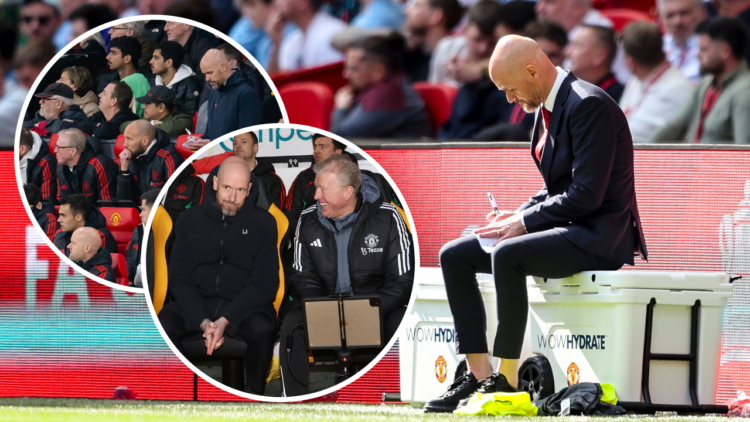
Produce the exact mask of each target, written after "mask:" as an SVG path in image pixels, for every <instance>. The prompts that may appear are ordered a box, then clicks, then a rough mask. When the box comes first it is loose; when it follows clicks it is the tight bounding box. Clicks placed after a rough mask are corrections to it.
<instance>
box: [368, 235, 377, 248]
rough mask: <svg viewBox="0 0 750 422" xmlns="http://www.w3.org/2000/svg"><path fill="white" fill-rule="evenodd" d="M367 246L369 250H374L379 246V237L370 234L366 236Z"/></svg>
mask: <svg viewBox="0 0 750 422" xmlns="http://www.w3.org/2000/svg"><path fill="white" fill-rule="evenodd" d="M365 245H366V246H367V247H368V248H374V247H376V246H378V237H377V236H375V235H374V234H368V235H367V236H365Z"/></svg>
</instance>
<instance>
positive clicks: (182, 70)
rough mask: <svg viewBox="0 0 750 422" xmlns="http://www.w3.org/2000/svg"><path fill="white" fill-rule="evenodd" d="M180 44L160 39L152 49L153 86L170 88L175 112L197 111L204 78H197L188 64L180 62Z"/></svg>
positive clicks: (190, 113)
mask: <svg viewBox="0 0 750 422" xmlns="http://www.w3.org/2000/svg"><path fill="white" fill-rule="evenodd" d="M182 57H183V53H182V46H181V45H180V44H179V43H178V42H176V41H162V42H161V44H159V46H158V47H156V48H155V49H154V55H153V56H152V58H151V62H150V63H151V71H152V72H154V75H156V79H155V80H154V84H155V86H159V85H163V86H166V87H167V88H169V89H171V90H172V91H173V92H174V96H175V105H176V109H175V112H182V113H186V114H189V115H190V116H191V117H192V116H193V115H194V114H195V112H197V111H198V102H199V100H200V95H201V92H203V85H204V84H205V82H206V81H205V80H203V79H199V78H198V76H196V75H195V72H194V71H193V69H192V68H190V67H189V66H188V65H186V64H183V62H182Z"/></svg>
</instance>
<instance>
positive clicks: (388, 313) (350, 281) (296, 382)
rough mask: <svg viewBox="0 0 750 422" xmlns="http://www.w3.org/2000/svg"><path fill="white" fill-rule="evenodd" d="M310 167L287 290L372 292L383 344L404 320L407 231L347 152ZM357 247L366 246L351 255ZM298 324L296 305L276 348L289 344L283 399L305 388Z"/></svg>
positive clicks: (410, 276)
mask: <svg viewBox="0 0 750 422" xmlns="http://www.w3.org/2000/svg"><path fill="white" fill-rule="evenodd" d="M313 169H314V171H315V174H316V176H315V186H316V190H315V201H316V205H314V206H312V207H310V208H308V209H306V210H305V211H303V212H302V215H301V217H300V221H299V225H298V226H297V230H296V236H295V240H294V251H295V254H294V263H293V265H292V271H291V276H290V277H289V285H290V287H291V288H292V289H293V292H294V293H292V294H293V295H294V297H295V299H298V300H299V301H304V300H305V299H307V298H311V297H327V296H329V295H332V294H337V293H343V294H352V295H354V297H357V296H358V295H377V296H379V297H380V312H381V315H382V324H383V327H384V329H383V332H384V334H385V337H384V338H383V339H381V343H380V344H386V343H387V342H388V341H389V340H390V338H391V337H392V336H393V335H394V334H395V332H396V329H397V328H398V326H399V324H400V323H401V320H402V319H403V317H404V313H405V312H406V305H407V303H408V302H409V297H410V296H411V290H412V285H413V283H414V267H415V265H414V249H413V248H412V238H411V235H410V233H409V230H408V228H407V226H406V224H405V223H404V220H403V218H402V217H401V214H400V213H399V212H398V210H397V209H396V207H395V206H393V205H391V204H389V203H387V202H383V201H382V200H381V196H380V191H379V189H378V185H377V183H375V181H374V180H373V179H371V178H370V177H368V176H365V175H363V174H361V173H360V170H359V167H357V165H356V164H354V163H353V162H352V161H351V160H350V159H349V158H348V157H346V156H341V155H336V156H332V157H330V158H328V159H327V160H325V161H323V162H321V163H318V164H315V166H313ZM373 239H374V240H373ZM315 243H318V244H319V245H315ZM320 245H322V246H323V247H316V246H320ZM362 245H365V246H367V248H362V253H359V249H360V247H361V246H362ZM332 251H337V252H332ZM354 251H357V252H356V253H354V254H353V253H352V252H354ZM365 252H368V253H366V254H365ZM303 322H304V318H303V314H302V306H300V305H299V303H297V304H296V306H294V307H293V308H292V309H291V310H290V311H288V312H287V314H286V316H285V317H284V321H283V323H282V325H281V344H280V348H281V350H289V349H291V350H290V353H282V354H281V356H280V364H281V372H282V375H283V377H282V381H283V383H284V392H285V394H286V395H287V396H294V395H301V394H306V393H307V392H308V391H307V379H308V376H309V362H308V356H309V351H308V349H307V347H305V346H306V345H307V344H308V342H307V341H306V340H305V336H304V332H305V330H299V329H297V327H298V326H299V325H300V324H302V323H303ZM289 338H291V339H292V340H291V344H289V343H288V342H289V340H288V339H289Z"/></svg>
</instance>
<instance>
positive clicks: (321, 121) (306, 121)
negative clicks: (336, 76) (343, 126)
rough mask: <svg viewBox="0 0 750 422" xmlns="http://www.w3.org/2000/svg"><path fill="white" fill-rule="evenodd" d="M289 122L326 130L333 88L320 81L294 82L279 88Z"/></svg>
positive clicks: (329, 123)
mask: <svg viewBox="0 0 750 422" xmlns="http://www.w3.org/2000/svg"><path fill="white" fill-rule="evenodd" d="M279 96H280V97H281V98H283V99H284V107H286V112H287V114H288V115H289V123H297V124H301V125H309V126H313V127H317V128H320V129H324V130H328V129H329V128H330V126H331V112H332V111H333V90H332V89H331V88H330V87H328V86H327V85H325V84H323V83H321V82H295V83H291V84H288V85H284V86H282V87H281V88H279Z"/></svg>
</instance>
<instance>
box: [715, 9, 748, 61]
mask: <svg viewBox="0 0 750 422" xmlns="http://www.w3.org/2000/svg"><path fill="white" fill-rule="evenodd" d="M714 4H715V5H716V6H717V7H718V9H719V15H721V16H726V17H729V18H735V19H738V20H739V21H740V22H741V23H742V25H743V26H744V27H745V33H746V34H748V37H750V0H717V1H715V2H714ZM745 61H746V62H748V63H750V38H748V42H747V43H746V45H745Z"/></svg>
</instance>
